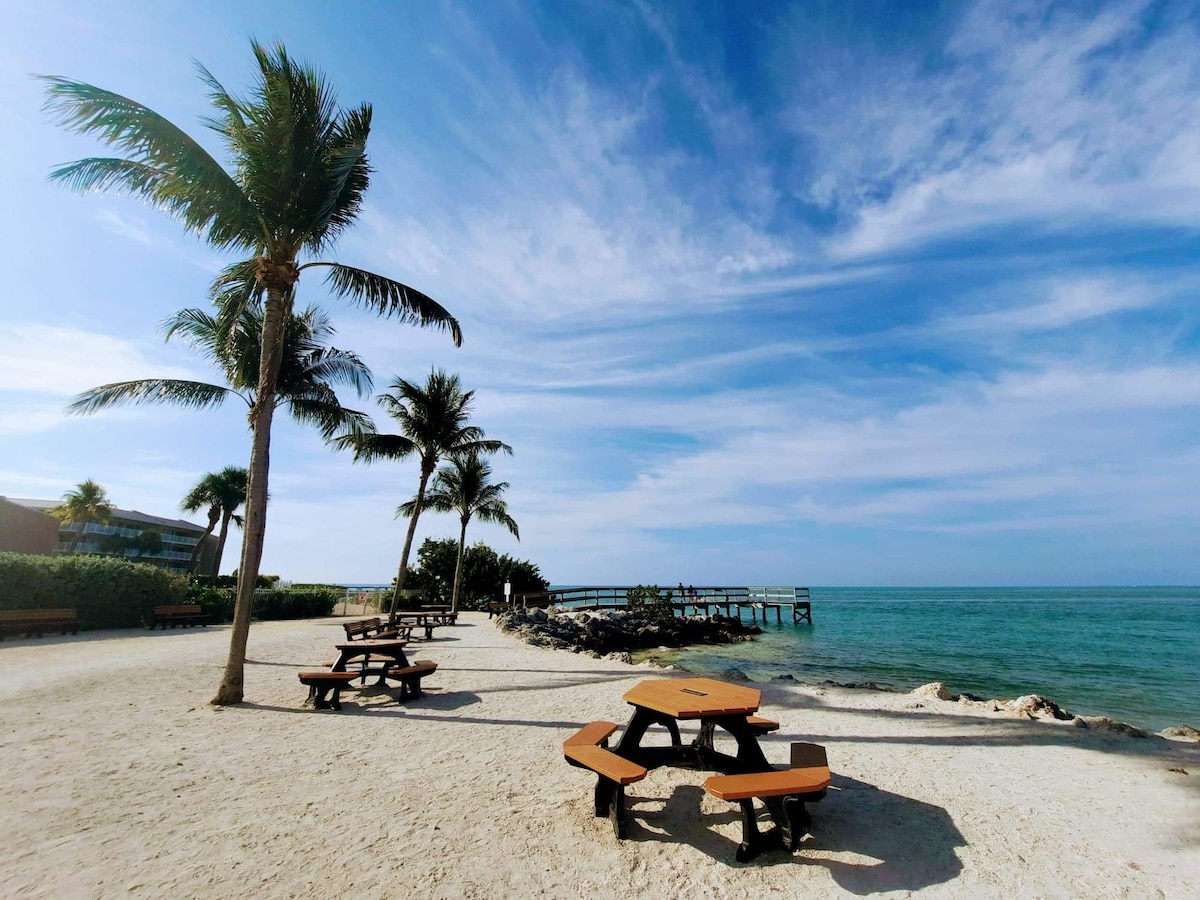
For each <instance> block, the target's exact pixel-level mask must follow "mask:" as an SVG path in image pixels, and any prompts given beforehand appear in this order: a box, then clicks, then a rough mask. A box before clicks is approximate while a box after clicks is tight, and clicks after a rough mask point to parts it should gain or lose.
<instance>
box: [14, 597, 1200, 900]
mask: <svg viewBox="0 0 1200 900" xmlns="http://www.w3.org/2000/svg"><path fill="white" fill-rule="evenodd" d="M341 625H342V620H339V619H318V620H298V621H279V622H263V623H258V624H256V625H254V626H253V627H252V628H251V630H250V644H249V652H248V660H247V666H246V698H247V702H246V703H244V704H241V705H240V706H236V707H227V708H220V709H217V708H213V707H210V706H209V705H208V700H209V698H210V697H211V696H212V691H213V689H214V688H215V686H216V684H217V681H218V680H219V678H220V674H221V671H222V668H223V665H224V660H225V654H226V652H227V649H228V641H229V628H228V626H213V627H210V628H208V629H205V630H201V629H189V630H187V631H183V630H174V631H171V630H168V631H156V632H145V631H121V632H93V633H90V634H86V635H79V636H77V637H65V638H58V637H54V638H50V637H48V638H44V639H42V640H41V641H13V642H11V643H10V642H8V641H5V642H4V643H3V644H0V675H2V676H3V677H2V678H0V724H3V728H2V729H0V772H2V774H3V777H5V778H6V780H7V782H8V783H9V784H11V785H13V787H14V792H13V795H14V801H15V802H13V803H10V804H8V805H6V806H5V807H4V808H3V809H0V827H3V828H4V829H5V833H6V835H7V836H8V853H7V856H6V858H7V860H8V865H6V866H5V868H4V870H3V871H0V893H2V894H4V895H5V896H24V895H27V894H28V895H31V896H39V895H41V896H44V895H49V896H72V897H76V896H88V897H97V898H105V897H123V896H128V895H129V894H140V895H142V896H205V897H238V896H245V895H246V893H247V892H249V893H252V894H254V895H256V896H262V897H267V898H274V897H280V898H283V897H289V896H312V897H332V896H345V895H346V894H347V893H356V894H361V895H363V896H370V897H382V896H395V895H397V894H399V893H401V892H412V891H413V890H417V891H418V892H419V893H421V895H422V896H430V897H479V898H482V897H496V896H537V895H541V896H554V897H590V896H596V895H598V894H600V893H609V894H612V893H615V894H618V895H629V896H641V895H644V894H645V893H646V892H647V890H648V887H649V886H653V888H654V889H655V890H656V891H657V892H660V893H665V894H667V895H670V896H682V895H686V896H694V897H697V898H706V897H712V898H716V897H722V898H724V897H747V898H750V897H761V896H768V895H771V894H772V893H774V894H777V895H781V896H810V897H842V896H846V895H848V894H850V895H859V896H861V895H867V894H889V895H890V894H897V895H903V894H907V893H919V894H920V895H921V896H922V897H932V898H953V897H962V896H971V897H985V898H989V897H996V898H1008V897H1014V896H1080V897H1085V896H1086V897H1089V898H1090V897H1118V896H1152V895H1155V894H1156V892H1159V891H1162V892H1164V893H1165V894H1166V895H1168V896H1187V895H1188V894H1189V892H1190V891H1192V890H1194V885H1195V883H1196V880H1197V878H1200V831H1197V829H1196V822H1198V821H1200V746H1197V745H1195V744H1187V743H1176V742H1168V741H1145V740H1130V739H1123V738H1119V737H1115V736H1113V735H1108V734H1103V733H1101V732H1098V731H1096V730H1093V729H1077V728H1066V727H1064V728H1053V727H1050V726H1048V725H1046V724H1044V723H1034V722H1030V721H1027V720H1025V721H1022V720H1021V719H1018V718H1014V717H999V716H996V715H994V714H984V713H982V712H978V711H975V710H972V709H968V708H960V707H959V706H958V705H957V704H951V703H948V702H944V701H937V700H932V699H925V698H919V697H912V696H909V695H904V694H891V693H884V692H877V691H864V690H848V689H843V688H836V687H819V686H818V687H809V686H801V685H798V684H794V683H788V682H786V681H782V680H781V681H774V682H770V683H764V684H757V685H756V687H760V688H761V689H762V704H761V707H760V715H764V716H766V717H769V718H771V719H774V720H777V721H778V722H779V723H780V728H779V730H778V731H777V732H776V733H774V734H772V735H768V736H766V737H764V738H763V739H762V746H763V749H764V752H765V753H766V755H767V758H768V760H769V761H770V762H772V763H773V764H775V765H777V766H778V765H786V764H787V759H788V754H789V743H790V742H792V741H813V742H816V743H820V744H822V745H823V746H825V747H827V749H828V752H829V759H830V764H831V768H832V769H833V771H834V773H835V780H834V785H833V787H834V789H833V790H831V791H830V792H829V795H828V796H827V797H826V798H825V799H824V800H822V801H821V802H820V803H818V804H816V805H815V806H814V807H813V808H812V815H813V823H812V827H811V831H810V834H809V835H808V836H806V838H805V840H804V842H803V844H802V846H801V848H800V850H799V851H797V852H796V854H794V855H789V854H786V853H783V852H778V851H773V852H771V853H769V854H766V855H764V856H763V857H760V858H759V859H758V860H755V861H754V862H752V863H750V864H739V863H737V862H736V861H735V860H734V851H735V850H736V847H737V844H738V841H739V840H740V836H741V824H740V820H739V815H738V812H737V809H736V807H734V806H731V804H730V803H728V802H726V801H720V800H717V799H716V798H714V797H711V796H710V795H708V794H706V793H705V792H704V790H703V779H704V775H703V773H697V772H695V771H691V770H687V769H675V768H664V769H657V770H655V771H652V772H651V773H650V774H649V776H647V777H646V778H645V779H644V780H643V781H641V782H638V783H637V784H636V785H632V786H630V788H629V790H628V808H629V819H630V838H629V840H626V841H620V842H618V841H617V840H616V838H615V837H614V836H613V833H612V828H611V825H610V823H609V822H608V820H607V819H603V818H600V819H597V818H596V817H595V816H594V815H593V811H594V810H593V788H594V786H595V779H594V778H593V777H590V776H589V774H588V773H586V772H582V771H580V770H578V769H575V768H573V767H571V766H569V765H567V764H566V762H565V761H564V760H563V758H562V742H563V740H565V739H566V738H567V737H568V736H569V735H570V734H572V733H574V732H575V731H576V730H578V729H579V728H580V727H582V725H584V724H586V723H587V722H588V721H593V720H607V721H612V722H618V723H619V722H624V721H625V720H626V719H627V718H628V715H629V707H628V705H627V704H626V703H625V701H624V699H623V695H624V694H625V693H626V692H627V691H628V690H629V688H630V687H632V686H633V685H634V684H636V683H637V682H638V681H639V680H640V679H642V678H646V677H669V675H670V673H668V672H661V671H659V670H655V669H651V668H650V667H648V666H637V667H631V666H629V665H626V664H622V663H618V662H616V661H614V660H604V659H593V658H590V657H587V656H584V655H581V654H575V653H570V652H561V651H559V652H554V653H548V652H547V651H545V650H543V649H541V648H537V647H532V646H530V645H528V644H525V643H523V642H521V641H519V640H517V639H516V638H514V637H511V636H509V635H507V634H504V633H503V632H501V631H499V629H497V628H495V627H494V625H493V624H492V623H491V622H489V620H488V619H487V617H486V614H481V613H465V614H463V615H462V616H461V617H460V621H459V624H458V625H456V626H454V627H453V628H446V629H439V631H438V633H437V636H436V637H435V638H434V640H432V641H418V642H416V643H414V645H413V648H414V649H415V650H416V651H417V653H418V654H419V655H420V656H421V657H422V658H429V659H432V660H434V661H436V662H437V663H438V664H439V668H438V670H437V672H436V674H435V675H434V676H432V677H430V678H428V679H426V681H425V685H424V688H425V693H424V695H423V696H422V697H421V698H420V699H418V700H412V701H406V702H404V703H398V702H397V700H396V697H395V696H394V692H391V693H389V692H387V691H384V690H382V689H378V688H374V687H367V688H365V689H361V690H359V689H355V690H353V691H348V692H347V693H346V694H344V695H343V703H344V705H345V709H344V710H343V711H342V712H335V711H331V710H328V711H327V710H321V711H317V710H313V709H312V708H311V707H305V706H304V705H303V699H304V694H305V690H304V688H303V686H302V685H300V684H299V682H298V680H297V678H296V673H297V672H298V671H301V670H303V669H305V668H311V667H312V666H313V665H314V664H319V661H320V660H322V659H324V658H328V656H329V654H330V648H331V646H332V645H333V643H334V642H335V641H337V640H339V639H340V638H341V635H342V627H341ZM914 704H920V706H915V705H914ZM685 732H686V734H687V735H688V739H689V740H690V738H691V736H692V735H693V734H694V733H695V729H694V728H685ZM481 811H482V812H481ZM364 845H367V846H366V847H364ZM369 847H375V848H386V849H385V850H383V851H379V850H376V851H370V850H369V849H368V848H369ZM481 847H486V848H487V851H488V852H486V853H481V852H479V849H480V848H481ZM199 848H203V851H202V852H200V850H199ZM548 860H553V864H550V863H548V862H547V861H548Z"/></svg>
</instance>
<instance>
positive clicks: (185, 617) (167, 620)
mask: <svg viewBox="0 0 1200 900" xmlns="http://www.w3.org/2000/svg"><path fill="white" fill-rule="evenodd" d="M146 624H147V625H149V626H150V630H151V631H153V630H154V629H155V628H156V627H157V626H159V625H161V626H162V627H163V628H164V629H165V628H166V627H167V625H168V624H169V625H170V626H171V627H172V628H174V627H175V626H176V625H179V626H182V627H184V628H191V627H192V626H193V625H200V626H202V627H205V628H207V627H208V616H206V615H204V611H203V610H201V609H200V604H198V603H181V604H177V605H175V606H156V607H154V611H153V612H151V613H150V615H149V616H148V617H147V622H146Z"/></svg>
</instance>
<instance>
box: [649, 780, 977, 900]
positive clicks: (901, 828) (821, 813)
mask: <svg viewBox="0 0 1200 900" xmlns="http://www.w3.org/2000/svg"><path fill="white" fill-rule="evenodd" d="M703 796H704V789H703V788H702V787H700V786H699V785H690V784H687V785H679V786H677V787H676V788H675V790H674V791H673V792H672V793H671V796H670V797H668V798H667V800H666V802H665V803H663V804H662V805H661V807H660V808H659V809H654V808H653V807H654V806H655V805H656V801H647V800H643V799H640V798H633V797H630V798H627V801H628V802H629V805H630V817H629V825H630V828H629V835H630V838H631V839H632V840H638V841H649V840H660V841H672V842H678V843H686V844H689V845H690V846H693V847H695V848H696V849H698V850H700V851H701V852H703V853H705V854H706V855H708V856H710V857H712V858H713V859H715V860H718V861H720V862H723V863H728V864H729V865H731V866H741V865H743V864H742V863H738V862H735V857H734V854H735V853H736V851H737V844H735V843H734V842H732V841H730V840H729V839H728V838H726V837H725V836H724V835H722V834H719V833H718V832H716V831H714V830H713V829H712V826H713V825H714V824H728V823H729V822H732V821H738V822H740V820H741V814H740V812H739V811H738V809H737V807H736V806H733V805H732V804H731V805H730V808H729V809H728V811H724V812H721V813H718V814H716V815H705V816H698V815H697V814H696V813H697V811H698V810H699V809H700V801H701V799H702V798H703ZM646 807H650V808H646ZM809 811H810V812H811V813H812V817H813V824H812V826H811V829H810V830H811V833H810V835H809V836H808V837H806V838H805V840H804V842H803V843H802V844H801V847H800V850H799V851H798V855H796V856H793V855H792V854H791V853H788V852H787V851H785V850H772V851H767V852H766V853H763V854H762V855H761V856H759V857H757V858H756V859H754V860H752V861H751V862H749V863H745V864H744V865H747V866H777V865H783V864H786V863H792V862H795V863H799V864H801V865H809V866H823V867H825V868H826V869H828V870H829V873H830V875H831V876H832V877H833V880H834V881H835V882H836V883H837V885H838V886H839V887H840V888H841V889H842V890H844V891H847V892H849V893H852V894H858V895H863V894H874V893H886V892H889V891H917V890H920V889H921V888H924V887H929V886H931V885H935V884H944V883H946V882H948V881H952V880H953V879H954V878H956V877H957V876H958V874H959V873H960V872H961V871H962V862H961V861H960V860H959V858H958V855H957V853H956V852H955V849H956V848H957V847H964V846H966V843H967V842H966V839H965V838H964V837H963V836H962V833H961V832H960V831H959V830H958V828H957V827H956V826H955V824H954V821H953V819H951V818H950V814H949V813H948V812H946V810H945V809H943V808H942V807H940V806H934V805H932V804H930V803H924V802H922V801H920V800H915V799H913V798H911V797H905V796H902V795H900V794H893V793H891V792H890V791H884V790H881V789H879V788H878V787H876V786H875V785H872V784H867V783H865V782H862V781H857V780H855V779H853V778H847V777H845V776H841V775H835V776H834V778H833V787H832V789H831V790H830V792H829V795H828V796H827V797H826V798H825V799H824V800H822V801H821V802H820V803H818V804H815V805H812V806H810V807H809ZM768 825H769V820H767V818H766V815H765V813H763V812H762V811H761V810H760V816H759V827H760V828H765V827H767V826H768ZM739 833H740V829H739ZM806 850H822V851H826V852H829V853H835V854H854V855H856V856H859V857H868V858H870V859H871V860H877V861H876V862H864V863H853V862H845V861H843V860H841V859H830V858H817V857H813V856H810V855H807V854H806V852H805V851H806Z"/></svg>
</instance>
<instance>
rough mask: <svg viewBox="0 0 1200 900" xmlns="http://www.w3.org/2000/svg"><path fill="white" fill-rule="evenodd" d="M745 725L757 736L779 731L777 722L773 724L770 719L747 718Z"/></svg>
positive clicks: (760, 717)
mask: <svg viewBox="0 0 1200 900" xmlns="http://www.w3.org/2000/svg"><path fill="white" fill-rule="evenodd" d="M746 724H747V725H749V726H750V727H751V728H752V729H753V730H754V731H755V732H756V733H757V734H767V733H768V732H771V731H778V730H779V723H778V722H774V721H772V720H771V719H764V718H763V717H762V716H747V717H746Z"/></svg>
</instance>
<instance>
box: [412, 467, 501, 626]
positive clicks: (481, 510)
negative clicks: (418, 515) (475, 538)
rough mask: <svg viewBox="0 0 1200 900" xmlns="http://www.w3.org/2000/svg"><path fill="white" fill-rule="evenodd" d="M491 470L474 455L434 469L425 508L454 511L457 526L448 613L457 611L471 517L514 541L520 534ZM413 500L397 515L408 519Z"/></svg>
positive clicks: (414, 501)
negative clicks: (498, 528)
mask: <svg viewBox="0 0 1200 900" xmlns="http://www.w3.org/2000/svg"><path fill="white" fill-rule="evenodd" d="M491 477H492V467H491V466H490V465H488V464H487V462H486V461H484V460H483V459H481V458H480V457H479V455H478V454H477V453H466V454H464V455H462V456H455V457H453V458H452V459H451V460H450V462H449V464H447V465H445V466H443V467H442V468H440V469H438V472H437V475H436V476H435V477H434V479H433V484H432V486H431V487H430V489H429V493H428V494H427V495H426V497H425V505H426V507H427V508H428V509H432V510H435V511H436V512H447V513H449V512H456V513H458V521H459V524H460V526H461V529H460V530H459V534H458V560H457V562H455V564H454V590H453V592H452V593H451V595H450V611H451V612H458V590H459V585H460V584H461V583H462V568H463V554H464V552H465V550H466V546H467V524H468V523H469V522H470V521H471V518H472V516H474V517H475V518H477V519H479V521H481V522H493V523H495V524H497V525H503V526H504V527H505V528H507V529H508V530H509V531H510V532H511V533H512V536H513V537H515V538H516V539H517V540H518V541H519V540H520V539H521V534H520V532H519V531H517V523H516V522H515V521H514V520H513V518H512V516H510V515H509V514H508V504H507V503H505V502H504V501H503V500H502V499H500V498H501V496H502V495H503V494H504V492H505V491H506V490H507V489H508V482H507V481H500V482H497V483H496V484H491V483H489V482H490V480H491ZM415 508H416V498H414V499H412V500H409V501H408V502H407V503H401V504H400V506H399V507H397V509H396V515H397V516H402V515H403V516H410V517H411V516H412V514H413V512H414V510H415Z"/></svg>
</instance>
